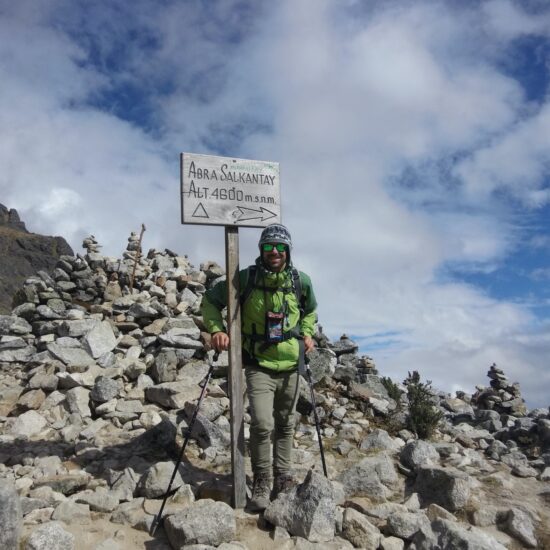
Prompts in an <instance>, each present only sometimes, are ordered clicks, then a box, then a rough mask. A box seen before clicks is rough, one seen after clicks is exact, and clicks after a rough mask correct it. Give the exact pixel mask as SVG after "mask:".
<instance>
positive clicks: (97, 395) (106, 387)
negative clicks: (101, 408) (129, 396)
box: [90, 376, 122, 403]
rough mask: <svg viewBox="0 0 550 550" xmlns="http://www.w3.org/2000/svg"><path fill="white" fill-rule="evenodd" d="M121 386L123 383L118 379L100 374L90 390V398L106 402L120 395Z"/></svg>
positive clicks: (97, 401)
mask: <svg viewBox="0 0 550 550" xmlns="http://www.w3.org/2000/svg"><path fill="white" fill-rule="evenodd" d="M121 386H122V384H121V383H120V382H119V381H117V380H113V379H112V378H107V377H106V376H99V377H98V378H97V379H96V381H95V384H94V387H93V388H92V391H91V392H90V398H91V399H92V401H95V402H96V403H106V402H107V401H110V400H111V399H114V398H115V397H117V396H118V395H119V393H120V390H121V389H122V387H121Z"/></svg>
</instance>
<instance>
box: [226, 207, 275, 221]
mask: <svg viewBox="0 0 550 550" xmlns="http://www.w3.org/2000/svg"><path fill="white" fill-rule="evenodd" d="M233 216H234V217H235V221H234V222H233V223H239V222H247V221H250V220H257V219H258V218H261V221H262V222H263V221H265V220H269V219H270V218H274V217H275V216H277V214H276V213H275V212H271V210H268V209H267V208H264V207H263V206H261V207H260V209H259V210H256V209H254V208H246V207H244V206H237V210H235V211H234V212H233ZM237 216H238V218H237ZM245 216H246V217H245Z"/></svg>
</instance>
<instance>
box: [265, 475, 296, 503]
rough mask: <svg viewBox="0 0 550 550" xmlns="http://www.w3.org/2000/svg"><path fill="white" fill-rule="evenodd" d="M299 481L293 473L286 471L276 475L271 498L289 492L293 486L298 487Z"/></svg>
mask: <svg viewBox="0 0 550 550" xmlns="http://www.w3.org/2000/svg"><path fill="white" fill-rule="evenodd" d="M296 485H298V482H297V481H296V479H295V478H294V476H293V475H292V474H289V473H285V474H279V475H276V476H275V481H274V483H273V491H271V499H272V500H274V499H276V498H277V497H278V496H279V494H281V493H288V491H290V489H292V487H296Z"/></svg>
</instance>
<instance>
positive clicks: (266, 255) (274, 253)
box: [262, 243, 287, 272]
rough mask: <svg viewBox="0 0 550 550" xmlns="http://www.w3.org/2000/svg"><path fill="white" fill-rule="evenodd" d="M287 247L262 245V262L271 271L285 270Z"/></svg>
mask: <svg viewBox="0 0 550 550" xmlns="http://www.w3.org/2000/svg"><path fill="white" fill-rule="evenodd" d="M286 258H287V247H286V246H285V245H282V244H280V243H267V244H264V245H262V261H263V262H264V265H265V266H266V267H267V268H268V269H269V270H270V271H275V272H279V271H282V270H283V269H284V268H285V265H286Z"/></svg>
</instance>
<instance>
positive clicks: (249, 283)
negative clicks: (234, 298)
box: [241, 265, 256, 308]
mask: <svg viewBox="0 0 550 550" xmlns="http://www.w3.org/2000/svg"><path fill="white" fill-rule="evenodd" d="M255 283H256V266H255V265H251V266H250V267H249V268H248V278H247V280H246V286H245V287H244V290H242V291H241V308H242V307H243V305H244V303H245V302H246V301H247V300H248V298H249V297H250V294H252V291H253V290H254V286H255Z"/></svg>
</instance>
